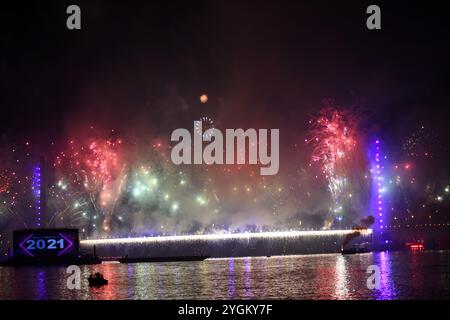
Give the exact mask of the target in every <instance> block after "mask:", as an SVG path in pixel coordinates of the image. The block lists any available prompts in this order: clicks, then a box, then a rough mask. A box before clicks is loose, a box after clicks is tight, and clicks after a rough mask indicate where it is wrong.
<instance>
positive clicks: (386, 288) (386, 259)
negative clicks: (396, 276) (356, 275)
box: [376, 251, 395, 299]
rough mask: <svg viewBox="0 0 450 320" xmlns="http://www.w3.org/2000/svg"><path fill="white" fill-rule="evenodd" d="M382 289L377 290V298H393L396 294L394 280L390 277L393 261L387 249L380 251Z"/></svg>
mask: <svg viewBox="0 0 450 320" xmlns="http://www.w3.org/2000/svg"><path fill="white" fill-rule="evenodd" d="M379 267H380V290H377V294H376V298H377V299H392V298H393V297H394V295H395V289H394V282H393V281H391V279H390V274H391V273H392V270H391V261H390V254H389V252H387V251H383V252H380V253H379Z"/></svg>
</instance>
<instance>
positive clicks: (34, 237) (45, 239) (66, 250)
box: [13, 229, 79, 259]
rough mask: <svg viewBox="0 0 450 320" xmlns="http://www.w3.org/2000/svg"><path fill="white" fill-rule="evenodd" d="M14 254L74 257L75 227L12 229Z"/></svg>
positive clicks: (77, 246) (17, 255)
mask: <svg viewBox="0 0 450 320" xmlns="http://www.w3.org/2000/svg"><path fill="white" fill-rule="evenodd" d="M13 242H14V256H15V257H27V258H30V259H33V258H35V259H58V258H61V259H63V258H75V257H77V255H78V248H79V239H78V230H77V229H28V230H20V231H14V233H13Z"/></svg>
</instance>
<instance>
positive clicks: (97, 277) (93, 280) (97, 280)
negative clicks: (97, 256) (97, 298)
mask: <svg viewBox="0 0 450 320" xmlns="http://www.w3.org/2000/svg"><path fill="white" fill-rule="evenodd" d="M88 281H89V286H91V287H99V286H104V285H107V284H108V280H106V279H105V278H104V277H103V275H102V274H101V273H100V272H97V273H95V274H91V275H90V276H89V278H88Z"/></svg>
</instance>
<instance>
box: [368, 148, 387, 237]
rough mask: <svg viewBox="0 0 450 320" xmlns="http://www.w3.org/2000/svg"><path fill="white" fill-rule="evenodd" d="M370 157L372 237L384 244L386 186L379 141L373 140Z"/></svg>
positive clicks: (384, 157) (382, 154)
mask: <svg viewBox="0 0 450 320" xmlns="http://www.w3.org/2000/svg"><path fill="white" fill-rule="evenodd" d="M369 153H370V154H369V157H370V173H371V179H372V188H371V191H372V192H371V194H372V196H371V203H370V213H371V215H373V217H374V219H375V226H374V233H375V234H374V235H375V238H376V239H377V241H379V242H385V241H387V239H384V238H385V229H386V226H387V220H386V216H385V208H384V205H385V193H386V186H385V185H384V175H383V174H384V165H385V160H386V155H385V154H384V153H383V148H382V144H381V140H380V139H375V140H374V142H373V143H372V145H371V147H370V150H369Z"/></svg>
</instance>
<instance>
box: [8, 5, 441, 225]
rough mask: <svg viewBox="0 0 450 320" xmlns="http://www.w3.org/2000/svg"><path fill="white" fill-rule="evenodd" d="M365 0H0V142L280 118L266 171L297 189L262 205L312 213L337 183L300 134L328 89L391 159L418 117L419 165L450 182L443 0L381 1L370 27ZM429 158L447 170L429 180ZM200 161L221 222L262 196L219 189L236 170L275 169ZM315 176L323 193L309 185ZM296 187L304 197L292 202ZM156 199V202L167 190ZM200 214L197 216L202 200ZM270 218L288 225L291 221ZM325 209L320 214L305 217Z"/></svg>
mask: <svg viewBox="0 0 450 320" xmlns="http://www.w3.org/2000/svg"><path fill="white" fill-rule="evenodd" d="M70 4H77V5H79V6H80V7H81V13H82V29H81V30H77V31H70V30H67V28H66V18H67V16H68V15H67V14H66V13H65V11H66V8H67V6H68V5H70ZM370 4H373V1H345V5H344V4H343V2H342V1H308V2H306V1H305V2H303V1H276V2H275V1H267V2H266V3H262V1H214V0H210V1H127V2H125V1H114V2H112V1H103V2H102V1H76V2H73V1H35V2H32V1H31V2H30V3H28V2H27V4H24V3H21V4H19V3H17V2H16V3H4V4H3V3H2V8H1V10H0V11H1V12H0V92H1V94H0V106H1V118H0V136H1V142H2V143H3V144H4V145H8V144H21V143H23V142H24V141H27V140H31V141H33V146H34V148H35V150H37V151H36V153H43V154H47V155H48V156H49V157H53V156H55V155H56V153H57V152H58V151H59V149H58V148H65V146H66V143H67V141H68V140H70V139H72V138H75V139H84V138H86V136H87V135H89V132H90V131H89V130H95V134H98V133H99V132H110V131H111V130H114V132H115V134H117V135H120V136H121V137H123V138H124V139H125V140H126V141H132V143H135V144H139V143H141V142H142V141H147V140H148V143H149V147H148V152H151V151H152V149H151V148H150V143H154V141H161V143H163V144H166V145H167V144H168V143H170V141H169V142H168V140H169V138H170V134H171V132H172V131H173V130H174V129H176V128H187V129H189V130H192V125H193V124H192V123H193V121H194V120H197V119H199V118H200V117H203V116H207V117H210V118H211V119H213V120H214V123H215V126H216V127H218V128H220V129H225V128H239V127H242V128H279V129H280V140H281V141H280V145H281V146H280V148H281V150H280V174H279V175H278V176H276V177H272V178H271V179H272V180H269V181H268V182H267V183H268V184H269V185H273V186H274V188H275V187H276V188H281V187H279V186H283V188H286V189H290V190H291V193H290V194H289V195H287V196H286V198H285V199H284V200H283V199H278V200H277V201H278V202H277V201H275V200H274V201H272V202H271V203H270V205H266V204H261V205H259V206H258V207H257V208H259V209H260V208H264V209H268V212H269V213H267V214H268V215H270V214H272V213H273V212H272V211H276V210H278V207H283V209H280V212H281V211H283V217H284V218H285V219H283V220H282V221H286V220H289V221H291V220H292V219H291V218H292V217H295V219H294V220H297V219H301V217H302V216H303V215H304V213H303V212H306V211H307V212H308V213H311V214H313V215H314V214H315V213H316V212H317V211H323V210H325V209H324V208H323V207H322V205H320V206H318V205H317V203H318V202H321V201H319V199H323V198H326V197H327V187H326V183H323V181H322V183H321V182H320V181H316V180H314V181H310V180H311V177H314V175H317V174H319V173H317V172H318V171H316V172H314V173H310V172H308V173H305V172H306V171H307V170H308V161H309V159H310V154H311V150H310V149H309V147H308V146H305V145H304V139H305V136H306V135H307V132H308V121H309V120H310V119H311V117H314V116H315V115H316V114H317V113H318V112H319V110H320V108H321V103H322V101H323V100H324V99H333V100H335V103H336V105H338V106H348V107H352V108H353V107H355V106H356V107H357V109H358V112H360V113H361V114H362V115H363V118H364V121H362V128H361V130H362V131H364V132H365V133H366V134H367V135H377V136H379V137H381V138H382V139H383V141H384V143H385V146H386V150H387V151H388V152H389V153H390V154H391V156H392V157H393V158H395V159H393V162H392V164H394V162H395V163H397V162H398V163H401V165H403V163H404V161H409V159H408V157H407V156H406V155H404V154H403V152H404V150H403V149H402V145H403V144H404V143H405V141H407V139H408V138H409V137H410V136H411V135H412V134H413V133H414V132H417V131H418V130H419V131H420V128H421V127H422V126H424V128H425V129H423V130H426V133H427V135H428V136H429V137H428V138H427V139H429V140H426V142H425V144H426V145H427V147H430V149H432V150H430V153H433V157H432V158H431V160H428V159H425V160H424V159H419V160H417V159H416V160H417V168H418V169H417V170H418V171H417V172H418V175H421V177H422V178H421V181H422V182H423V188H422V189H423V190H425V189H426V186H425V185H426V184H432V185H433V186H435V187H434V188H436V190H437V189H439V188H441V187H442V186H445V185H446V184H448V181H449V171H448V163H449V153H448V148H447V146H448V143H447V141H446V139H447V137H448V136H449V134H450V132H449V130H450V129H449V128H450V127H449V126H448V119H449V113H450V111H449V102H450V99H449V90H448V88H449V76H448V73H447V72H446V70H447V67H448V57H449V56H450V55H449V53H450V52H449V45H448V39H449V38H450V37H449V30H448V17H447V15H446V14H445V11H444V10H443V5H442V3H440V2H437V1H436V2H434V1H432V2H427V3H420V4H419V3H416V4H415V3H413V2H412V1H395V4H394V3H393V1H389V2H380V1H377V2H376V4H378V5H379V6H380V7H381V11H382V30H374V31H371V30H368V29H367V28H366V18H367V14H366V13H365V10H366V8H367V6H368V5H370ZM203 93H207V94H208V97H209V100H208V102H207V103H206V104H201V103H200V101H199V96H200V95H201V94H203ZM90 127H95V129H90ZM50 143H53V145H52V147H51V148H50V146H49V145H50ZM140 146H141V147H139V153H140V154H142V153H145V152H147V149H146V148H147V147H146V145H145V144H140ZM5 148H6V147H5ZM422 151H423V150H422ZM8 156H9V155H6V154H2V157H5V158H6V157H8ZM416 160H414V161H416ZM4 163H7V162H6V161H4ZM419 163H420V168H419ZM203 169H204V168H203ZM203 169H202V168H200V169H190V168H189V169H188V168H185V170H186V171H188V170H197V171H195V174H197V173H198V171H201V170H203ZM431 169H433V170H431ZM164 170H168V169H167V168H165V169H164ZM170 170H172V169H170ZM219 170H220V169H219ZM248 170H250V171H251V169H248ZM355 170H359V168H355ZM171 172H172V171H171ZM246 172H247V171H246ZM430 172H437V174H434V176H433V179H434V180H433V181H431V182H430V181H428V180H429V179H428V177H429V174H430ZM247 173H248V172H247ZM195 174H194V173H191V175H195ZM203 174H205V173H204V172H203ZM249 174H251V173H249ZM163 175H168V174H167V173H163ZM205 176H209V177H213V179H214V180H215V181H216V186H215V187H214V188H217V189H218V190H220V192H219V191H218V193H220V194H219V195H218V198H220V199H221V204H220V206H219V207H220V208H219V209H215V210H219V211H225V212H227V214H224V215H222V214H221V213H220V212H219V213H217V212H216V214H215V215H214V214H212V217H208V219H207V223H213V222H214V221H216V223H225V222H224V220H227V219H225V218H224V217H225V216H227V217H229V216H233V215H234V214H236V215H243V214H242V212H246V211H247V210H250V209H251V208H253V209H254V208H255V207H253V204H247V203H246V202H244V201H243V200H242V199H235V198H232V197H231V196H229V195H227V193H226V192H225V191H224V190H225V189H227V190H228V189H229V188H232V187H233V186H234V185H235V184H236V183H237V181H238V184H239V185H241V184H242V185H244V187H243V188H246V187H247V185H248V186H256V185H260V184H261V185H262V184H265V183H266V182H265V181H260V178H258V182H257V183H256V182H255V181H253V180H251V179H250V178H248V177H247V178H248V179H247V178H243V177H240V176H239V177H237V178H236V177H234V176H227V175H225V174H224V173H222V174H220V173H215V174H212V173H206V174H205ZM233 179H234V180H233ZM417 179H418V180H419V178H417ZM191 180H192V181H194V180H195V179H194V178H192V179H191ZM199 180H201V179H199ZM298 180H301V182H298ZM319 180H320V179H319ZM55 183H56V182H55ZM167 183H168V184H170V183H169V182H167ZM193 183H194V182H193ZM194 184H195V185H196V186H197V187H198V188H197V189H199V190H200V189H203V190H204V189H205V188H206V189H208V188H210V187H208V186H206V187H205V186H204V185H203V184H202V182H201V181H197V182H195V183H194ZM294 185H295V187H293V186H294ZM168 188H169V189H173V186H169V187H168ZM211 188H212V189H211V190H213V189H214V188H213V187H211ZM214 190H215V189H214ZM316 190H318V191H317V192H318V195H317V196H316V197H314V195H312V196H311V195H306V194H307V193H309V192H315V191H316ZM433 190H434V189H433ZM172 191H173V190H172ZM173 192H176V191H173ZM414 192H416V193H417V192H418V191H414ZM213 193H215V191H214V192H213ZM297 193H301V195H298V196H297V195H296V194H297ZM416 193H414V194H416ZM180 197H182V198H184V196H182V195H181V196H180ZM255 197H256V196H255ZM259 197H262V198H264V197H265V196H264V194H262V193H259V195H258V201H259ZM297 197H298V198H299V199H300V200H299V201H300V202H301V203H297V202H295V201H291V200H292V199H296V198H297ZM212 198H216V200H217V197H216V196H213V195H211V199H212ZM251 199H252V200H254V199H253V197H251ZM255 199H256V198H255ZM289 199H290V200H289ZM308 199H309V200H308ZM420 199H422V198H420ZM121 201H125V200H121ZM211 201H212V200H211ZM420 201H422V200H418V203H417V205H418V206H419V205H420V204H421V203H422V202H420ZM446 201H447V202H448V199H447V200H446ZM180 202H181V201H180ZM250 202H251V201H250ZM275 202H276V203H277V204H274V203H275ZM286 203H287V204H286ZM305 203H307V204H305ZM180 205H182V204H180ZM240 205H242V206H241V207H239V206H240ZM155 206H156V207H155ZM186 206H187V205H186ZM172 207H173V204H172ZM317 207H319V208H317ZM325 207H326V205H325ZM151 208H152V209H151V210H155V212H156V211H158V212H159V211H161V210H160V209H161V206H160V205H159V204H158V205H154V204H152V205H151ZM214 208H215V207H214ZM214 208H213V207H211V208H209V209H210V210H214ZM249 208H250V209H249ZM274 208H275V209H274ZM399 208H403V207H402V205H399ZM447 208H448V206H447ZM186 210H187V211H189V210H188V209H186ZM192 210H194V209H192ZM399 210H403V209H399ZM250 211H252V210H250ZM253 211H257V210H253ZM186 215H188V216H189V217H190V215H189V214H186ZM250 216H252V214H250ZM157 217H158V218H156V216H155V217H154V218H152V219H150V220H151V221H152V224H155V221H159V220H158V219H162V218H161V217H160V216H159V215H158V216H157ZM216 217H220V218H217V219H216ZM447 217H448V216H447ZM192 219H194V220H196V221H201V220H202V219H201V218H200V217H199V216H197V215H195V217H193V218H192ZM192 219H188V220H189V221H191V220H192ZM172 220H173V219H172ZM172 220H170V221H172ZM181 220H183V219H179V220H177V223H179V221H181ZM244 220H245V219H244ZM250 220H251V221H245V222H242V223H254V224H260V223H261V221H258V214H254V218H252V219H250ZM261 220H264V223H266V222H267V221H270V222H267V223H268V224H271V223H272V224H275V225H277V226H283V225H282V224H281V222H280V221H281V220H276V219H275V220H270V219H269V220H267V219H266V218H264V219H261ZM134 221H140V222H139V223H138V222H133V223H134V224H141V225H142V224H144V225H145V224H146V223H147V222H145V221H147V220H145V219H143V220H142V219H137V220H135V219H134ZM143 221H144V222H143ZM172 222H173V221H172ZM197 223H199V222H197ZM226 223H228V224H233V222H230V221H227V222H226ZM239 223H241V221H240V220H239V222H238V224H239ZM264 223H263V224H264ZM283 223H284V222H283ZM321 223H322V221H321V219H319V222H314V221H313V222H311V225H313V226H318V225H319V224H321ZM117 224H120V222H119V221H117ZM183 225H185V224H183ZM197 229H198V228H196V227H195V226H194V227H193V226H191V225H190V226H189V227H186V228H184V229H183V228H182V230H183V231H186V230H188V231H197ZM177 230H178V229H177Z"/></svg>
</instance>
